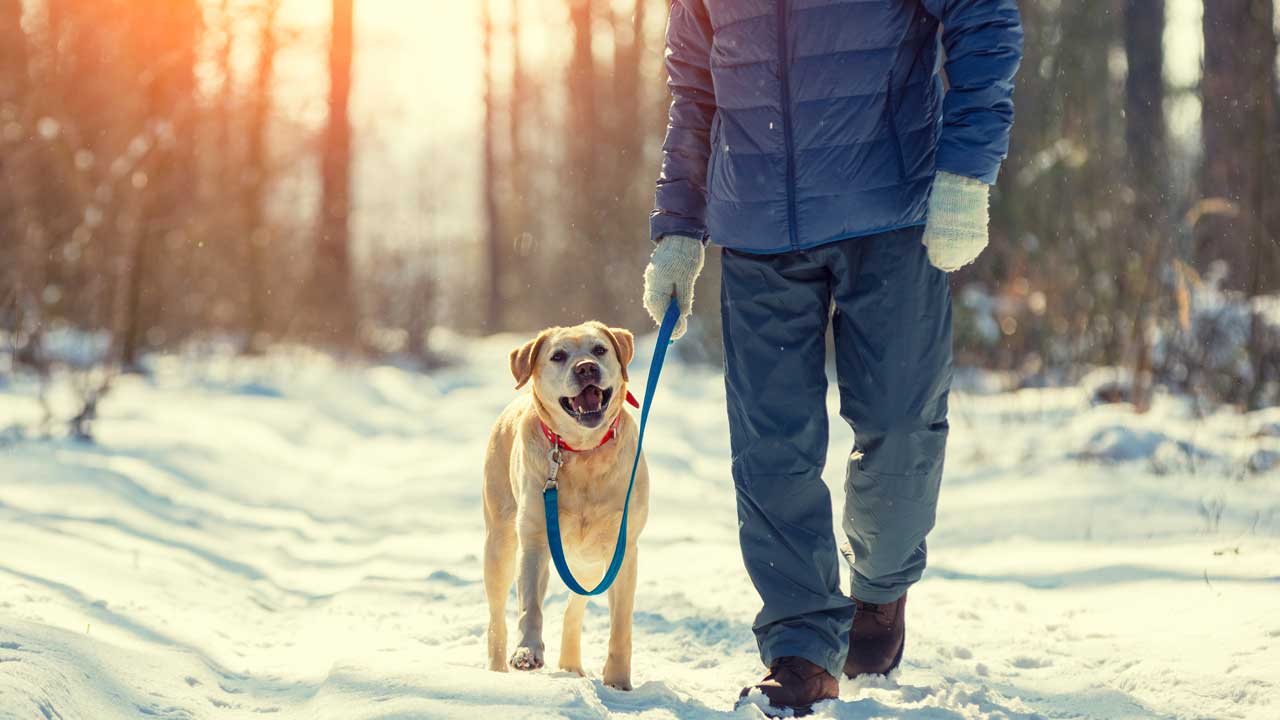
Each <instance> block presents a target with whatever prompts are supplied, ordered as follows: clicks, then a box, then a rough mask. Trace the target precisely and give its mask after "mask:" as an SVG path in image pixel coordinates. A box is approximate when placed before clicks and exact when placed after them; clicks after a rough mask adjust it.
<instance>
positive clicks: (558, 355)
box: [551, 350, 569, 363]
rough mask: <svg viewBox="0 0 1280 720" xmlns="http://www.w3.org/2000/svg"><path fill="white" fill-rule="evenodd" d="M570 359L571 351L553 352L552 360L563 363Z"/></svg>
mask: <svg viewBox="0 0 1280 720" xmlns="http://www.w3.org/2000/svg"><path fill="white" fill-rule="evenodd" d="M568 359H569V353H567V352H565V351H563V350H557V351H555V352H554V353H551V362H553V363H562V362H564V361H565V360H568Z"/></svg>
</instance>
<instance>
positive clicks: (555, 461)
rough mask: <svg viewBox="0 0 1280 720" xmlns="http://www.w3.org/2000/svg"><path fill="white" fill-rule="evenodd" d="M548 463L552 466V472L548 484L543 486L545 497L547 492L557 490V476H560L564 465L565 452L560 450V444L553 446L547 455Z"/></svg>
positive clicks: (548, 477)
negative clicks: (561, 467)
mask: <svg viewBox="0 0 1280 720" xmlns="http://www.w3.org/2000/svg"><path fill="white" fill-rule="evenodd" d="M547 462H548V463H549V464H550V465H551V472H550V473H549V474H548V476H547V484H546V485H543V486H542V493H543V494H544V495H545V494H546V493H547V491H549V490H555V489H556V476H557V475H559V474H560V466H561V465H562V464H564V451H562V450H561V449H560V443H559V442H556V443H553V444H552V445H551V451H550V452H548V453H547Z"/></svg>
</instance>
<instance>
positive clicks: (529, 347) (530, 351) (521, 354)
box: [511, 330, 551, 390]
mask: <svg viewBox="0 0 1280 720" xmlns="http://www.w3.org/2000/svg"><path fill="white" fill-rule="evenodd" d="M550 332H551V331H550V330H543V331H542V332H540V333H538V337H536V338H534V339H532V340H530V341H529V342H527V343H525V344H524V345H521V346H520V347H518V348H516V349H515V350H512V351H511V375H512V376H513V377H514V378H515V379H516V389H517V390H519V389H520V388H522V387H524V385H525V383H527V382H529V378H530V377H533V366H534V363H535V362H537V360H538V351H539V350H541V349H542V343H543V342H544V341H545V340H546V339H547V335H549V334H550Z"/></svg>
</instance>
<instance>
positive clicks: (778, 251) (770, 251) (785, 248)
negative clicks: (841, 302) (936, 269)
mask: <svg viewBox="0 0 1280 720" xmlns="http://www.w3.org/2000/svg"><path fill="white" fill-rule="evenodd" d="M924 224H925V220H923V219H921V220H916V221H913V222H909V223H903V224H901V225H890V226H888V227H882V228H875V229H873V230H866V231H860V232H856V233H851V234H841V235H836V236H835V237H831V238H827V239H825V240H819V241H817V242H812V243H806V244H803V245H796V246H792V245H789V244H788V245H779V246H777V247H776V248H749V247H734V246H733V245H724V244H721V243H718V242H716V240H715V237H714V236H713V237H712V238H711V244H713V245H719V246H720V247H721V248H723V249H725V250H732V251H734V252H739V253H746V254H749V255H782V254H785V253H788V252H798V251H801V250H812V249H813V248H816V247H821V246H822V245H830V244H831V243H837V242H840V241H842V240H853V239H856V238H863V237H869V236H871V235H882V234H884V233H889V232H893V231H895V230H905V229H907V228H912V227H922V226H924Z"/></svg>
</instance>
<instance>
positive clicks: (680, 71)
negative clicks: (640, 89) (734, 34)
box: [649, 0, 716, 242]
mask: <svg viewBox="0 0 1280 720" xmlns="http://www.w3.org/2000/svg"><path fill="white" fill-rule="evenodd" d="M666 65H667V73H668V75H669V77H670V79H669V80H668V82H667V86H668V87H669V88H671V97H672V101H671V111H670V115H669V120H668V122H667V137H666V140H665V141H664V142H663V143H662V171H661V174H660V175H659V176H658V189H657V194H656V200H655V207H654V210H653V212H652V213H651V214H650V215H649V230H650V237H651V239H652V240H654V241H655V242H656V241H658V240H660V239H662V236H664V235H685V236H688V237H692V238H697V239H699V240H706V238H707V226H706V219H705V216H706V207H707V197H706V182H707V161H708V159H709V158H710V155H711V120H712V118H713V117H714V116H715V112H716V97H715V89H714V88H713V86H712V83H711V20H710V18H709V17H708V16H707V10H706V6H705V5H704V4H703V0H673V1H672V3H671V15H670V17H669V19H668V20H667V52H666Z"/></svg>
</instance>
